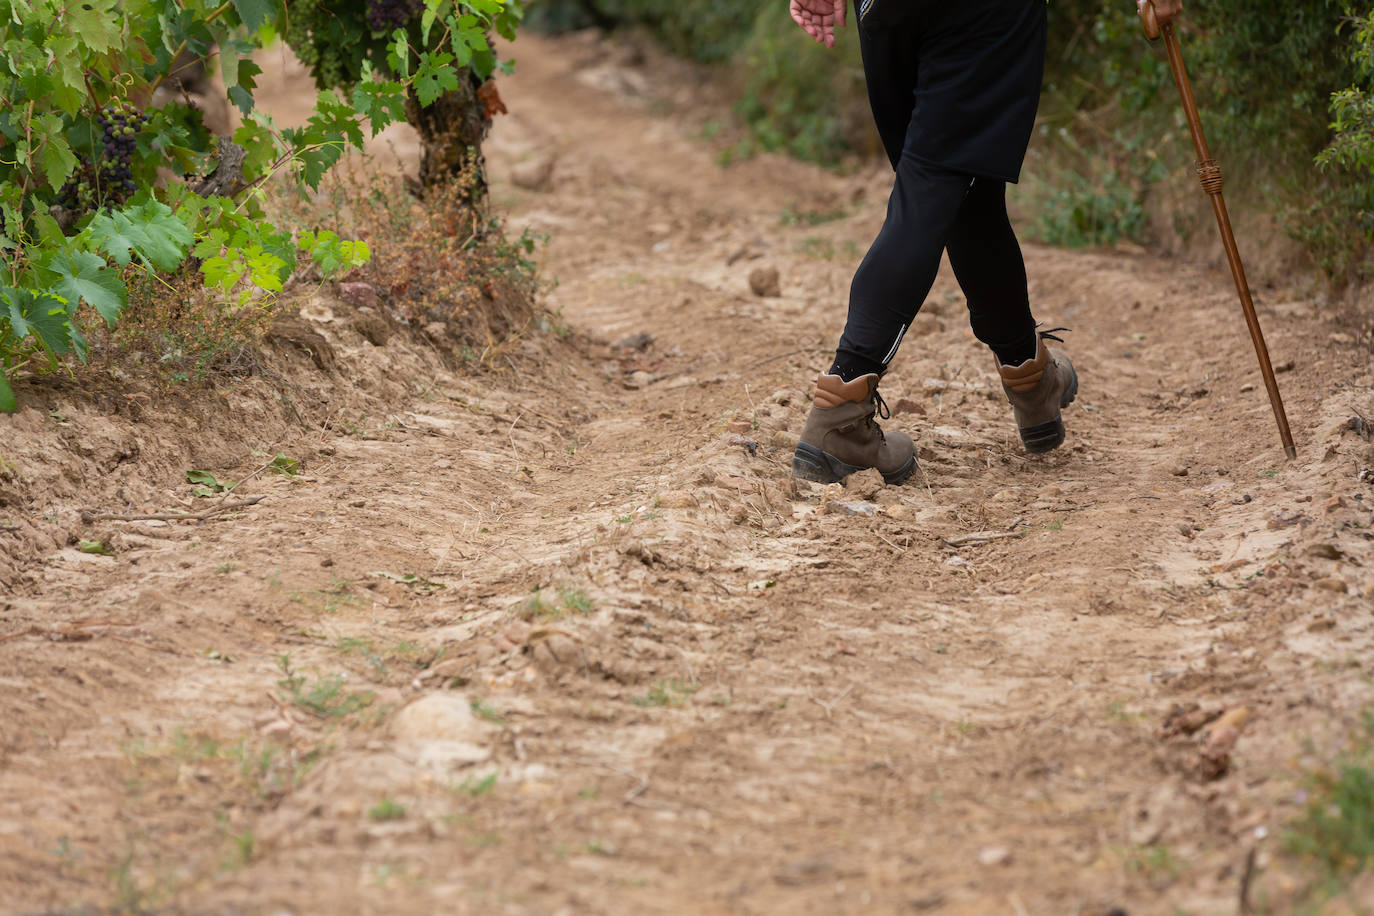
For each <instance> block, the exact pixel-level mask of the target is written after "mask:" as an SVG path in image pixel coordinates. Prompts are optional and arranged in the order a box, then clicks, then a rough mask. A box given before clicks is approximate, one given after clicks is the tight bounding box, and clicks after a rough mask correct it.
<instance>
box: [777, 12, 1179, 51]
mask: <svg viewBox="0 0 1374 916" xmlns="http://www.w3.org/2000/svg"><path fill="white" fill-rule="evenodd" d="M1175 2H1177V0H1175ZM848 6H849V0H792V19H793V21H794V22H796V23H797V25H799V26H801V27H802V28H803V29H805V30H806V34H808V35H810V36H811V37H812V38H814V39H816V40H817V41H819V42H821V43H822V44H824V45H825V46H826V47H827V48H833V47H835V27H836V26H843V25H844V14H845V11H846V10H847V9H848Z"/></svg>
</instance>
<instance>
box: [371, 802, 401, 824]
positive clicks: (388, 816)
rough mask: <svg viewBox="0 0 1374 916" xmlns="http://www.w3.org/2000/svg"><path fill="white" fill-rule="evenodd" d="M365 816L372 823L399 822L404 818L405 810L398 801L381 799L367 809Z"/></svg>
mask: <svg viewBox="0 0 1374 916" xmlns="http://www.w3.org/2000/svg"><path fill="white" fill-rule="evenodd" d="M367 816H368V818H369V819H371V820H374V821H399V820H400V819H401V818H403V817H405V816H406V808H405V805H403V804H401V803H400V802H398V801H394V800H393V799H390V798H383V799H382V800H381V801H379V802H377V804H375V805H373V806H372V807H371V808H369V809H368V811H367Z"/></svg>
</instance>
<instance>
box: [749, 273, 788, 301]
mask: <svg viewBox="0 0 1374 916" xmlns="http://www.w3.org/2000/svg"><path fill="white" fill-rule="evenodd" d="M749 288H750V289H751V290H753V291H754V295H755V296H762V297H764V298H766V299H776V298H777V297H778V296H781V295H782V280H781V279H780V278H779V276H778V269H777V268H776V267H755V268H754V269H753V270H751V271H749Z"/></svg>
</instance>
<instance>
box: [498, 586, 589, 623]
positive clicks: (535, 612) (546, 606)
mask: <svg viewBox="0 0 1374 916" xmlns="http://www.w3.org/2000/svg"><path fill="white" fill-rule="evenodd" d="M556 592H557V596H558V597H557V600H550V599H549V597H548V595H547V593H546V592H545V591H544V589H543V587H542V586H541V587H539V588H536V589H535V590H534V592H533V593H532V594H531V595H530V596H529V597H528V598H526V599H525V600H524V601H523V602H521V603H520V604H519V605H517V607H516V614H517V615H518V616H519V617H520V619H522V620H526V621H535V620H557V619H559V618H560V617H565V616H567V615H568V614H570V613H571V614H590V613H591V612H592V611H593V610H595V609H596V603H595V602H594V601H593V600H592V598H591V596H590V595H588V594H587V593H586V591H584V590H583V589H580V588H572V587H570V586H560V587H559V588H558V589H556Z"/></svg>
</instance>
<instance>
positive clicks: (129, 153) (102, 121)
mask: <svg viewBox="0 0 1374 916" xmlns="http://www.w3.org/2000/svg"><path fill="white" fill-rule="evenodd" d="M147 120H148V116H147V115H145V114H140V113H139V112H138V110H137V109H136V108H134V107H133V106H132V105H130V104H129V103H128V102H116V103H114V104H112V105H106V106H105V107H104V108H102V109H101V110H100V113H99V114H98V115H96V123H97V124H99V125H100V129H101V130H102V131H104V135H103V137H102V141H103V143H104V149H103V150H102V151H101V154H100V165H99V168H98V172H99V175H100V178H101V184H102V185H103V187H101V189H100V190H101V191H102V195H101V196H102V197H111V196H115V195H118V196H120V197H128V196H129V195H130V194H133V193H134V190H135V186H134V172H133V163H132V159H133V154H134V149H135V147H136V146H137V139H136V138H137V136H138V131H139V129H140V128H142V127H143V125H144V124H145V123H146V122H147Z"/></svg>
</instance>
